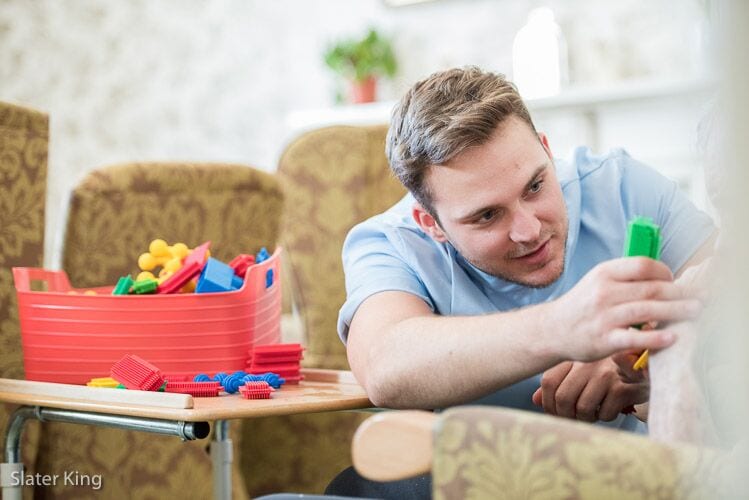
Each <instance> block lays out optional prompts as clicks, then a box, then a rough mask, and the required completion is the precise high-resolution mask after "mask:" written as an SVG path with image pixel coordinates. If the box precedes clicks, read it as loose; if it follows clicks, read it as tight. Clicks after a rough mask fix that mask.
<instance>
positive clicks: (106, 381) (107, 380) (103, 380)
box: [86, 377, 119, 388]
mask: <svg viewBox="0 0 749 500" xmlns="http://www.w3.org/2000/svg"><path fill="white" fill-rule="evenodd" d="M86 385H87V386H89V387H108V388H116V387H117V386H118V385H119V382H117V381H116V380H115V379H113V378H112V377H99V378H92V379H91V380H89V381H88V382H86Z"/></svg>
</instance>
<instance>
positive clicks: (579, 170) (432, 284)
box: [338, 148, 715, 429]
mask: <svg viewBox="0 0 749 500" xmlns="http://www.w3.org/2000/svg"><path fill="white" fill-rule="evenodd" d="M555 165H556V169H557V178H558V179H559V183H560V184H561V187H562V192H563V195H564V200H565V204H566V206H567V215H568V219H569V232H568V237H567V246H566V257H565V268H564V272H563V274H562V276H561V277H560V278H559V279H558V280H557V281H556V282H555V283H553V284H552V285H550V286H548V287H546V288H529V287H526V286H523V285H518V284H516V283H511V282H508V281H505V280H503V279H501V278H497V277H494V276H491V275H489V274H487V273H485V272H483V271H481V270H479V269H477V268H476V267H474V266H473V265H471V264H470V263H469V262H467V261H466V260H465V259H464V258H463V257H462V256H461V255H460V254H459V253H458V252H457V250H456V249H455V247H453V246H452V245H451V244H450V243H437V242H435V241H434V240H433V239H431V238H430V237H429V236H428V235H427V234H426V233H424V232H423V231H422V230H421V229H420V228H419V226H418V225H417V224H416V222H415V221H414V220H413V218H412V216H411V207H412V205H413V203H414V199H413V197H412V196H411V195H407V196H406V197H404V198H403V199H402V200H401V201H400V202H398V203H397V204H396V205H395V206H393V207H392V208H390V209H389V210H387V211H386V212H384V213H382V214H380V215H377V216H375V217H372V218H370V219H368V220H367V221H365V222H362V223H361V224H359V225H357V226H356V227H354V228H353V229H352V230H351V232H350V233H349V234H348V236H347V238H346V241H345V243H344V245H343V268H344V272H345V275H346V294H347V298H346V302H345V303H344V304H343V307H342V308H341V310H340V314H339V317H338V334H339V335H340V337H341V339H342V340H343V341H344V342H345V341H346V338H347V335H348V329H349V325H350V324H351V319H352V318H353V316H354V313H355V312H356V309H357V308H358V307H359V305H360V304H361V303H362V302H363V301H364V300H365V299H366V298H368V297H369V296H371V295H373V294H375V293H378V292H383V291H403V292H408V293H411V294H414V295H416V296H418V297H421V298H422V299H423V300H424V301H425V302H426V303H427V304H428V305H429V307H431V308H432V310H433V311H434V312H435V313H437V314H442V315H479V314H486V313H491V312H497V311H508V310H511V309H517V308H520V307H523V306H528V305H533V304H539V303H543V302H547V301H549V300H553V299H556V298H557V297H559V296H560V295H562V294H564V293H565V292H567V291H568V290H570V289H571V288H572V287H573V286H574V285H575V284H576V283H577V282H578V281H579V280H580V279H581V278H582V277H583V276H584V275H585V274H586V273H587V272H588V271H589V270H590V269H591V268H593V267H594V266H595V265H597V264H599V263H601V262H604V261H606V260H610V259H614V258H617V257H621V255H622V251H623V248H624V239H625V236H626V232H627V224H628V222H629V221H630V220H631V219H632V218H633V217H635V216H638V215H641V216H648V217H651V218H652V219H653V220H654V222H655V223H656V224H658V225H659V226H660V227H661V260H662V261H663V262H665V263H666V264H667V265H668V267H669V268H671V270H672V271H673V272H676V271H677V270H679V269H680V268H681V267H682V266H683V265H684V264H685V263H686V262H687V260H689V258H690V257H691V256H692V254H694V252H695V251H696V250H697V249H698V248H699V247H700V246H701V245H702V244H703V243H705V241H706V240H707V239H708V238H709V236H710V235H711V234H712V233H713V231H714V230H715V226H714V224H713V222H712V220H711V219H710V217H709V216H708V215H707V214H705V213H704V212H702V211H700V210H698V209H697V208H696V207H695V206H694V205H693V204H692V203H691V202H690V201H689V200H688V199H687V197H686V196H685V195H684V194H683V193H682V192H681V191H680V190H679V188H678V186H677V184H676V183H675V182H673V181H671V180H669V179H667V178H665V177H663V176H662V175H661V174H659V173H657V172H656V171H655V170H653V169H651V168H649V167H647V166H645V165H643V164H642V163H639V162H637V161H636V160H634V159H633V158H632V157H630V156H629V155H628V154H627V153H626V152H625V151H623V150H613V151H611V152H610V153H608V154H605V155H600V156H596V155H594V154H592V153H591V151H590V150H589V149H588V148H578V149H576V150H575V151H574V153H573V155H572V158H571V160H569V161H562V160H556V161H555ZM560 334H563V332H560ZM466 335H470V332H466ZM540 380H541V374H539V375H536V376H534V377H531V378H529V379H526V380H524V381H521V382H518V383H516V384H514V385H512V386H510V387H507V388H505V389H503V390H501V391H499V392H497V393H495V394H493V395H491V396H488V397H487V398H484V399H482V400H480V401H479V402H477V403H486V404H496V405H501V406H508V407H513V408H520V409H525V410H532V411H540V409H539V408H538V407H537V406H535V405H534V404H533V403H532V402H531V395H532V394H533V392H534V391H535V390H536V389H538V387H539V385H540ZM636 422H639V421H638V420H637V419H636V418H634V417H631V416H630V417H626V418H625V416H624V415H620V417H619V418H618V419H617V420H616V421H614V422H611V423H610V424H609V425H612V426H614V427H621V428H629V429H633V428H635V426H636Z"/></svg>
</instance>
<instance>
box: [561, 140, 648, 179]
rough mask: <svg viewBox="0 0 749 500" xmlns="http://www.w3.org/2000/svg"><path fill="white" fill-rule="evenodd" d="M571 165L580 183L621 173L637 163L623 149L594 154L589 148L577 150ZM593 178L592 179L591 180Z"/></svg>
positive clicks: (573, 154) (573, 153) (574, 152)
mask: <svg viewBox="0 0 749 500" xmlns="http://www.w3.org/2000/svg"><path fill="white" fill-rule="evenodd" d="M570 163H571V164H572V166H573V168H574V170H575V173H576V174H577V177H578V179H579V180H580V181H586V180H594V179H595V178H597V177H598V176H599V175H600V176H610V175H611V174H612V172H618V173H621V172H622V171H623V170H624V169H626V168H628V167H629V166H631V165H633V164H635V163H636V161H635V160H634V159H633V158H632V157H631V156H630V154H629V153H628V152H627V151H626V150H625V149H623V148H614V149H610V150H609V151H607V152H605V153H594V152H593V151H592V150H591V149H590V148H589V147H587V146H580V147H578V148H575V150H574V151H573V152H572V155H571V160H570ZM591 176H592V178H591Z"/></svg>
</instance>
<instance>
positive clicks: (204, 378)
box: [192, 373, 211, 382]
mask: <svg viewBox="0 0 749 500" xmlns="http://www.w3.org/2000/svg"><path fill="white" fill-rule="evenodd" d="M210 380H211V377H209V376H208V375H206V374H205V373H198V374H197V375H195V377H194V378H193V379H192V381H193V382H209V381H210Z"/></svg>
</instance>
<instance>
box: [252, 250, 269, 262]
mask: <svg viewBox="0 0 749 500" xmlns="http://www.w3.org/2000/svg"><path fill="white" fill-rule="evenodd" d="M268 259H270V254H269V253H268V249H267V248H265V247H263V248H261V249H260V251H259V252H258V253H257V255H256V256H255V264H260V263H261V262H263V261H266V260H268Z"/></svg>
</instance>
